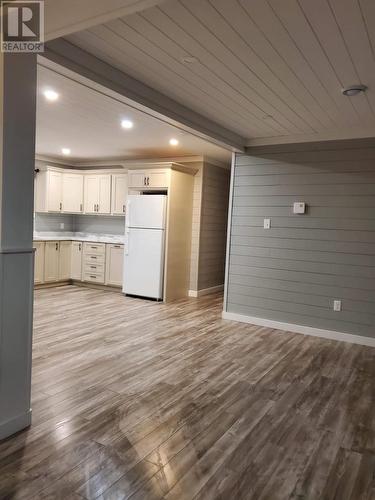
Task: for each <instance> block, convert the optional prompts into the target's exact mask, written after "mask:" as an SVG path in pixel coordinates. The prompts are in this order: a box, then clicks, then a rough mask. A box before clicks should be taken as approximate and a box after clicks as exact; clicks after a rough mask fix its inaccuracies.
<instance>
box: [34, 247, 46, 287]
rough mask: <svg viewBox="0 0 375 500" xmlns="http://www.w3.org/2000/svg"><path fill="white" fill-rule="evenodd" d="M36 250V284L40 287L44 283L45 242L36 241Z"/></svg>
mask: <svg viewBox="0 0 375 500" xmlns="http://www.w3.org/2000/svg"><path fill="white" fill-rule="evenodd" d="M34 248H35V254H34V255H35V261H34V283H35V284H36V285H38V284H40V283H43V281H44V241H35V242H34Z"/></svg>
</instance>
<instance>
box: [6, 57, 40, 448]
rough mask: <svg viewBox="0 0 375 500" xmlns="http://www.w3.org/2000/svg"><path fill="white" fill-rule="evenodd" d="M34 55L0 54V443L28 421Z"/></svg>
mask: <svg viewBox="0 0 375 500" xmlns="http://www.w3.org/2000/svg"><path fill="white" fill-rule="evenodd" d="M35 114H36V54H32V53H28V54H3V53H0V439H2V438H4V437H7V436H9V435H11V434H13V433H15V432H17V431H19V430H21V429H23V428H25V427H27V426H28V425H30V423H31V409H30V386H31V340H32V322H33V321H32V313H33V268H34V253H33V248H32V239H33V198H34V193H33V191H34V159H35Z"/></svg>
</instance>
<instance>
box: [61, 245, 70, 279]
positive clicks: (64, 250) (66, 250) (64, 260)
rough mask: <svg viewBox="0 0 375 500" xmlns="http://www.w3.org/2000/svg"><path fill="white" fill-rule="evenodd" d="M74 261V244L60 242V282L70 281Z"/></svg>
mask: <svg viewBox="0 0 375 500" xmlns="http://www.w3.org/2000/svg"><path fill="white" fill-rule="evenodd" d="M71 260H72V242H71V241H60V255H59V281H67V280H70V274H71V272H70V269H71Z"/></svg>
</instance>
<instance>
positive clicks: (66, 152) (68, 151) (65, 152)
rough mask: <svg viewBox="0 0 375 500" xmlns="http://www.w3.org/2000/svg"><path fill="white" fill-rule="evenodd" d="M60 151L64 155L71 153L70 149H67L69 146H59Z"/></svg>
mask: <svg viewBox="0 0 375 500" xmlns="http://www.w3.org/2000/svg"><path fill="white" fill-rule="evenodd" d="M61 152H62V154H63V155H65V156H69V155H70V153H71V151H70V149H69V148H61Z"/></svg>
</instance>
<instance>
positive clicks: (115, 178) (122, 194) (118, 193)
mask: <svg viewBox="0 0 375 500" xmlns="http://www.w3.org/2000/svg"><path fill="white" fill-rule="evenodd" d="M127 197H128V176H127V175H126V174H115V175H112V213H113V214H115V215H124V214H125V209H126V199H127Z"/></svg>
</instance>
